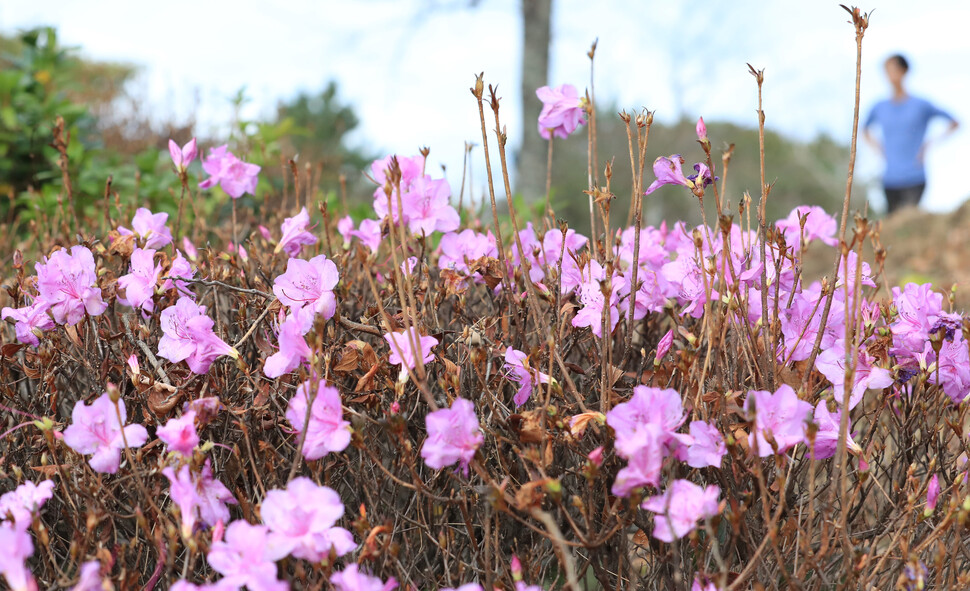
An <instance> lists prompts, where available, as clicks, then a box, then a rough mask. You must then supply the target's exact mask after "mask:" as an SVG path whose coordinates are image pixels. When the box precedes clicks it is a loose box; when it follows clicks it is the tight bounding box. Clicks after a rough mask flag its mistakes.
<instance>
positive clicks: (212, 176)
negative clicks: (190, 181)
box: [199, 145, 260, 199]
mask: <svg viewBox="0 0 970 591" xmlns="http://www.w3.org/2000/svg"><path fill="white" fill-rule="evenodd" d="M202 170H204V171H205V172H206V174H208V175H209V178H207V179H205V180H204V181H202V182H201V183H199V188H200V189H209V188H212V187H214V186H216V185H219V186H220V187H222V190H223V191H225V192H226V194H227V195H229V196H230V197H232V198H233V199H239V198H240V197H242V196H243V195H245V194H246V193H249V194H250V195H255V194H256V183H257V181H258V180H259V179H258V176H259V171H260V167H259V166H257V165H255V164H249V163H246V162H243V161H242V160H240V159H239V158H238V157H237V156H236V155H235V154H233V153H232V152H230V151H229V146H228V145H222V146H219V147H218V148H213V149H211V150H209V156H208V158H206V159H205V160H203V161H202Z"/></svg>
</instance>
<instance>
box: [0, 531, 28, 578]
mask: <svg viewBox="0 0 970 591" xmlns="http://www.w3.org/2000/svg"><path fill="white" fill-rule="evenodd" d="M0 548H3V552H0V574H2V575H3V578H5V579H6V580H7V584H8V585H10V589H11V590H12V591H36V589H37V583H36V582H34V577H33V576H32V575H31V574H30V571H29V570H27V565H26V564H25V561H26V560H27V559H28V558H29V557H30V556H31V555H32V554H33V553H34V543H33V542H32V541H31V539H30V534H29V533H27V531H26V530H23V529H20V528H17V527H15V526H13V525H11V524H8V523H0Z"/></svg>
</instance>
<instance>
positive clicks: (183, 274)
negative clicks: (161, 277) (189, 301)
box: [162, 250, 195, 298]
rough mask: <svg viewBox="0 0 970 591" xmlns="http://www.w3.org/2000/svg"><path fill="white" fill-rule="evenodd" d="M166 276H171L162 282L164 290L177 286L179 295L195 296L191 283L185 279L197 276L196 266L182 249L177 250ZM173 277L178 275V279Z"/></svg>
mask: <svg viewBox="0 0 970 591" xmlns="http://www.w3.org/2000/svg"><path fill="white" fill-rule="evenodd" d="M165 276H166V277H169V279H166V280H165V281H164V282H163V283H162V290H163V291H168V290H170V289H172V288H175V289H177V290H178V293H179V296H186V297H189V298H194V297H195V294H194V293H192V291H191V290H190V288H189V283H188V282H187V281H184V279H193V278H194V277H195V268H194V267H193V266H192V263H190V262H189V261H188V259H186V258H185V257H184V256H182V251H181V250H176V251H175V258H174V259H172V263H171V264H170V265H169V267H168V271H166V272H165ZM172 277H176V279H171V278H172Z"/></svg>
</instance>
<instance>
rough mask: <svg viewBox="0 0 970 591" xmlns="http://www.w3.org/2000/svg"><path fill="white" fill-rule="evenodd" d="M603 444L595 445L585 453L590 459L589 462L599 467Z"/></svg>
mask: <svg viewBox="0 0 970 591" xmlns="http://www.w3.org/2000/svg"><path fill="white" fill-rule="evenodd" d="M603 449H604V448H603V446H602V445H600V446H597V447H596V448H595V449H593V451H591V452H589V453H588V454H587V455H586V459H588V460H589V461H590V463H591V464H593V465H594V466H596V467H597V468H599V467H600V466H602V465H603Z"/></svg>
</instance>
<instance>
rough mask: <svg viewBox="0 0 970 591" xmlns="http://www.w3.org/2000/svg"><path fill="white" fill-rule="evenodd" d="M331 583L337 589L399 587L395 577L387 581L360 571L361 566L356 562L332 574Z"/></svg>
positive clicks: (369, 590) (372, 590)
mask: <svg viewBox="0 0 970 591" xmlns="http://www.w3.org/2000/svg"><path fill="white" fill-rule="evenodd" d="M330 583H332V584H333V586H334V589H336V591H393V590H394V589H395V588H397V581H395V580H394V579H393V578H391V579H390V580H389V581H388V582H387V583H385V582H383V581H381V580H380V579H378V578H377V577H372V576H370V575H367V574H364V573H362V572H360V568H359V567H358V566H357V565H356V564H354V563H351V564H348V565H347V566H345V567H344V570H342V571H339V572H335V573H334V574H332V575H330Z"/></svg>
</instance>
